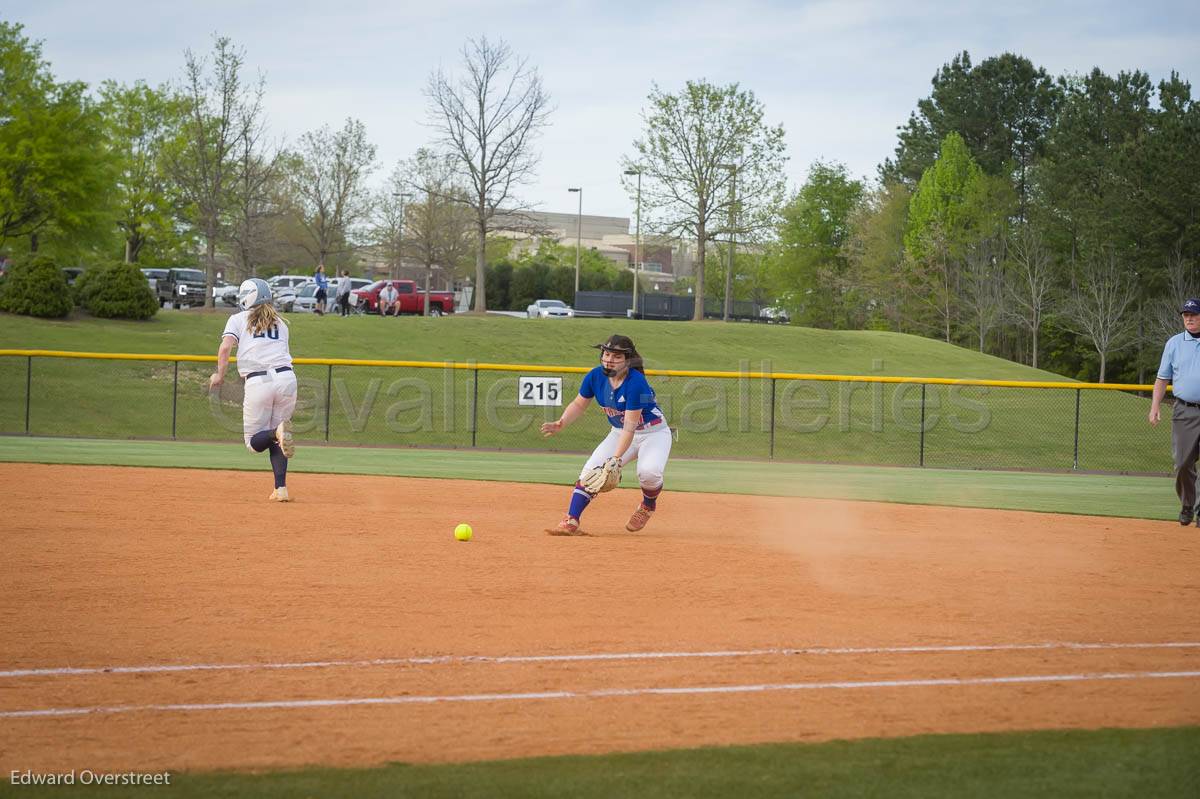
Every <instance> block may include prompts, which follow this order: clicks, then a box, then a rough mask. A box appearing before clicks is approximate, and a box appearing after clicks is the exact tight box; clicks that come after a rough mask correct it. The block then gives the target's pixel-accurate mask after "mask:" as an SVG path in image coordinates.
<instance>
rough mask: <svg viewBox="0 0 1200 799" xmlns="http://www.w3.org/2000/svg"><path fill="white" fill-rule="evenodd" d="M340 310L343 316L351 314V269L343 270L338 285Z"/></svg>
mask: <svg viewBox="0 0 1200 799" xmlns="http://www.w3.org/2000/svg"><path fill="white" fill-rule="evenodd" d="M337 304H338V312H339V313H340V314H341V315H342V316H349V315H350V270H348V269H343V270H342V279H341V280H339V281H338V287H337Z"/></svg>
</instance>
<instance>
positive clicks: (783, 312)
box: [758, 305, 792, 325]
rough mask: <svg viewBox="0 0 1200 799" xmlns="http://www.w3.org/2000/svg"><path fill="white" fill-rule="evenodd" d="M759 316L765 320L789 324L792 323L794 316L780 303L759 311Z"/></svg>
mask: <svg viewBox="0 0 1200 799" xmlns="http://www.w3.org/2000/svg"><path fill="white" fill-rule="evenodd" d="M758 318H759V319H761V320H763V321H764V322H767V323H768V324H770V323H775V324H780V325H789V324H791V323H792V318H791V316H790V315H789V314H788V312H787V309H785V308H780V307H779V306H778V305H772V306H771V307H770V308H763V309H762V310H761V311H759V312H758Z"/></svg>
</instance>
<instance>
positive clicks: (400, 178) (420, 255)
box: [381, 148, 473, 313]
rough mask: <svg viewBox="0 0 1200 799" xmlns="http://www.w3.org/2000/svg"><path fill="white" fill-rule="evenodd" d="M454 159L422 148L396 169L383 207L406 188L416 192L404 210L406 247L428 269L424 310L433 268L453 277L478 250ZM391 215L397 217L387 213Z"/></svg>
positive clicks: (389, 206)
mask: <svg viewBox="0 0 1200 799" xmlns="http://www.w3.org/2000/svg"><path fill="white" fill-rule="evenodd" d="M456 177H457V170H456V168H455V164H454V161H453V160H452V159H450V158H448V157H446V156H445V155H438V154H437V153H435V152H433V151H432V150H429V149H426V148H421V149H420V150H417V153H416V155H414V156H413V157H412V158H411V159H410V160H409V161H408V162H407V163H405V164H403V165H401V167H399V168H397V169H396V171H395V172H393V173H392V176H391V179H390V181H389V184H388V186H387V190H386V194H387V195H388V196H385V197H382V198H381V200H382V203H381V205H382V206H383V207H385V208H391V203H389V202H388V201H389V200H391V201H392V203H394V202H395V195H397V194H401V193H402V192H403V191H404V190H405V189H409V190H411V191H412V193H413V198H412V200H411V201H410V202H409V203H408V205H407V206H406V209H405V212H404V214H403V223H404V238H403V241H404V245H405V247H404V250H405V252H406V253H408V254H410V255H411V257H413V258H414V259H416V260H418V261H420V263H421V265H422V266H424V267H425V309H426V313H428V310H429V290H430V283H431V282H432V279H433V270H434V269H435V268H441V269H442V270H444V272H445V274H446V275H447V276H448V278H447V279H448V280H452V279H453V277H454V274H455V273H456V271H457V270H458V267H459V265H460V264H461V263H462V262H463V261H464V260H466V258H467V257H468V255H470V254H471V253H472V251H473V246H472V243H471V240H470V233H471V218H470V211H469V209H468V208H467V207H466V205H465V203H464V200H465V198H466V196H467V190H466V189H465V188H464V187H462V186H461V185H458V184H457V183H456ZM385 216H386V217H387V218H388V219H393V218H394V217H393V216H392V215H391V214H390V213H389V214H385Z"/></svg>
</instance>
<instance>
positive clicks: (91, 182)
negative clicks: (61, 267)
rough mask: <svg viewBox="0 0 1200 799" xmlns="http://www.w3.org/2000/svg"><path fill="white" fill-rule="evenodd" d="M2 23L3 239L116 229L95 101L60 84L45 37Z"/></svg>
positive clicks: (109, 165)
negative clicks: (44, 51)
mask: <svg viewBox="0 0 1200 799" xmlns="http://www.w3.org/2000/svg"><path fill="white" fill-rule="evenodd" d="M22 30H23V28H22V26H21V25H17V24H9V23H6V22H0V244H3V243H4V242H5V241H6V240H7V239H13V238H26V239H28V241H29V251H30V252H37V251H38V247H39V240H40V239H42V238H45V237H47V236H48V235H55V234H58V235H60V236H61V238H62V239H63V240H64V241H65V242H67V243H72V242H73V241H77V240H81V239H87V238H98V237H100V236H102V235H104V233H105V232H107V231H109V230H111V228H110V227H109V225H110V224H111V218H110V217H109V215H108V212H109V202H110V197H109V190H110V187H111V186H112V182H113V159H112V156H111V154H110V152H109V149H108V148H107V147H106V146H105V144H106V143H105V138H104V127H103V123H102V120H101V115H100V111H99V109H98V108H97V106H96V104H95V103H94V102H92V101H91V100H90V99H88V97H87V95H86V88H87V87H86V86H85V85H84V84H83V83H79V82H70V83H56V82H55V80H54V76H53V75H52V74H51V72H50V67H49V65H48V64H47V63H46V62H45V61H43V60H42V48H41V44H40V43H37V42H31V41H30V40H29V39H28V38H26V37H25V36H24V35H23V34H22Z"/></svg>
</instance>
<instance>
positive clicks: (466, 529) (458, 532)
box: [454, 523, 472, 541]
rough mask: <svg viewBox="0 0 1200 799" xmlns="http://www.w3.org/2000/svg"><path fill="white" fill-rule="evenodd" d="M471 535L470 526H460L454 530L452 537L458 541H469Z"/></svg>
mask: <svg viewBox="0 0 1200 799" xmlns="http://www.w3.org/2000/svg"><path fill="white" fill-rule="evenodd" d="M471 535H472V533H471V525H469V524H465V523H464V524H460V525H459V526H458V527H455V528H454V537H455V538H457V539H458V540H459V541H470V540H471Z"/></svg>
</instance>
